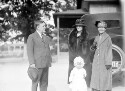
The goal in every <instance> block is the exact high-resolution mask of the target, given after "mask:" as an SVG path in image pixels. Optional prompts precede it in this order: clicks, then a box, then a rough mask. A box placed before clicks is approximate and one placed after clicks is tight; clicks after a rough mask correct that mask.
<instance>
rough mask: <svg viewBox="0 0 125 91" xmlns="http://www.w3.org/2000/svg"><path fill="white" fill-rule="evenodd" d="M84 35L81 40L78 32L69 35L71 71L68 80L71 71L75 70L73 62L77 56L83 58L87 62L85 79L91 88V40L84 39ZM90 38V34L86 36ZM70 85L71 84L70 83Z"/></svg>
mask: <svg viewBox="0 0 125 91" xmlns="http://www.w3.org/2000/svg"><path fill="white" fill-rule="evenodd" d="M83 36H84V33H83V34H81V36H80V37H79V38H77V31H75V30H73V31H72V32H71V33H70V35H69V70H68V78H69V75H70V72H71V70H72V69H73V67H74V65H73V60H74V58H75V57H77V56H81V57H82V58H83V59H84V60H85V66H84V68H85V70H86V72H87V76H86V78H85V80H86V83H87V86H88V87H89V86H90V79H91V62H90V57H89V56H90V45H91V44H92V43H90V40H89V39H88V38H86V39H84V38H83ZM86 37H88V34H86ZM68 83H69V82H68Z"/></svg>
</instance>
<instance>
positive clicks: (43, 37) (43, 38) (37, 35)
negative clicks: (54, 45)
mask: <svg viewBox="0 0 125 91" xmlns="http://www.w3.org/2000/svg"><path fill="white" fill-rule="evenodd" d="M34 34H35V36H36V37H37V38H38V39H39V40H42V41H45V35H43V36H42V38H41V37H40V35H39V34H38V32H37V31H35V33H34Z"/></svg>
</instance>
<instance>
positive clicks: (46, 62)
mask: <svg viewBox="0 0 125 91" xmlns="http://www.w3.org/2000/svg"><path fill="white" fill-rule="evenodd" d="M50 42H51V38H50V37H48V36H45V35H43V36H42V38H41V37H40V36H39V34H38V33H37V31H36V32H34V33H33V34H31V35H29V37H28V40H27V54H28V59H29V64H35V65H36V67H37V68H45V67H50V66H51V62H52V57H51V52H50V48H49V44H50Z"/></svg>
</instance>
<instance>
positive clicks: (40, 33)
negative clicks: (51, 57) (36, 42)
mask: <svg viewBox="0 0 125 91" xmlns="http://www.w3.org/2000/svg"><path fill="white" fill-rule="evenodd" d="M36 31H37V30H36ZM37 33H38V34H39V36H40V37H41V38H42V36H41V33H40V32H39V31H37Z"/></svg>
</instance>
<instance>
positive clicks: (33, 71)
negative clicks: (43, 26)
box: [27, 67, 38, 82]
mask: <svg viewBox="0 0 125 91" xmlns="http://www.w3.org/2000/svg"><path fill="white" fill-rule="evenodd" d="M27 73H28V76H29V78H30V79H31V80H32V81H34V82H35V81H37V79H38V69H37V68H32V67H29V68H28V71H27Z"/></svg>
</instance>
